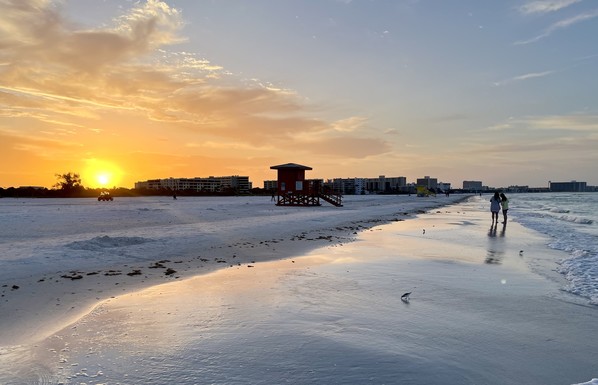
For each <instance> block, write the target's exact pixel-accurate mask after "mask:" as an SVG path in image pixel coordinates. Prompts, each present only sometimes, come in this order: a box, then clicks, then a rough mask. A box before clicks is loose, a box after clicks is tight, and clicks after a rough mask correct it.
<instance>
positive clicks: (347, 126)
mask: <svg viewBox="0 0 598 385" xmlns="http://www.w3.org/2000/svg"><path fill="white" fill-rule="evenodd" d="M366 121H367V119H366V118H364V117H361V116H353V117H350V118H347V119H342V120H337V121H336V122H333V123H332V128H333V129H334V130H336V131H340V132H353V131H357V130H359V129H360V128H362V127H363V125H364V124H365V122H366Z"/></svg>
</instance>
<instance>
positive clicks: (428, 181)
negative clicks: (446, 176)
mask: <svg viewBox="0 0 598 385" xmlns="http://www.w3.org/2000/svg"><path fill="white" fill-rule="evenodd" d="M416 184H417V186H423V187H425V188H427V189H436V188H437V187H438V179H437V178H430V177H429V176H424V177H423V178H417V183H416Z"/></svg>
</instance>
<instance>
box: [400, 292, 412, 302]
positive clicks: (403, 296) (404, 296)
mask: <svg viewBox="0 0 598 385" xmlns="http://www.w3.org/2000/svg"><path fill="white" fill-rule="evenodd" d="M410 295H411V292H409V293H405V294H403V295H402V296H401V301H403V302H409V296H410Z"/></svg>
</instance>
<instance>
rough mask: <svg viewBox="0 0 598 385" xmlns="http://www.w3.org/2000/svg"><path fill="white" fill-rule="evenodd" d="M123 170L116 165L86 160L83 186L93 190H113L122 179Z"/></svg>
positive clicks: (82, 177) (102, 161)
mask: <svg viewBox="0 0 598 385" xmlns="http://www.w3.org/2000/svg"><path fill="white" fill-rule="evenodd" d="M122 175H123V173H122V171H121V169H120V168H119V167H118V166H116V165H115V164H114V163H112V162H109V161H105V160H100V159H95V158H92V159H86V168H85V170H84V172H83V173H82V175H81V179H82V181H83V185H84V186H86V187H91V188H111V187H114V186H117V185H118V184H119V183H120V181H121V178H122Z"/></svg>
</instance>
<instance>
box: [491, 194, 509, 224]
mask: <svg viewBox="0 0 598 385" xmlns="http://www.w3.org/2000/svg"><path fill="white" fill-rule="evenodd" d="M501 207H502V215H503V219H504V221H503V224H504V225H506V224H507V210H509V200H508V199H507V196H506V195H505V194H503V193H500V194H499V193H498V191H497V192H495V193H494V196H493V197H492V198H490V212H491V213H492V223H493V224H494V223H495V222H496V223H498V212H499V211H500V209H501Z"/></svg>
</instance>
